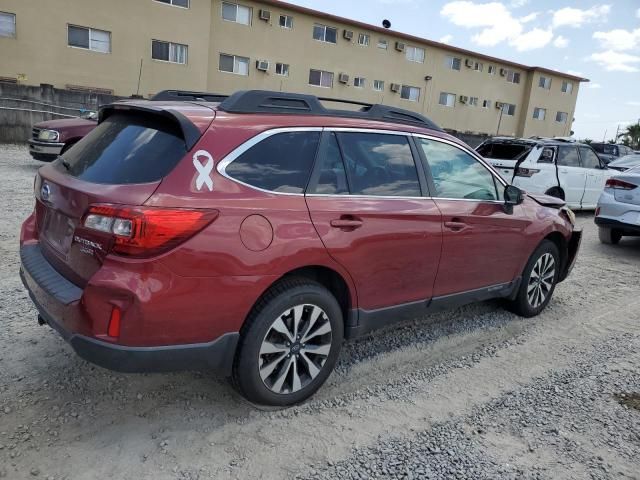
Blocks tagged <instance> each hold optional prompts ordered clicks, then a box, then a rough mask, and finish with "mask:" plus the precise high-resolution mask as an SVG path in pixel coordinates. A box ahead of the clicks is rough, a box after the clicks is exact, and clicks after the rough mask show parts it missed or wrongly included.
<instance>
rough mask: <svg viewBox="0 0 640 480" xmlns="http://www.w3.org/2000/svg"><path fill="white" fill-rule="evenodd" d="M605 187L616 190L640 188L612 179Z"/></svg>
mask: <svg viewBox="0 0 640 480" xmlns="http://www.w3.org/2000/svg"><path fill="white" fill-rule="evenodd" d="M604 186H605V188H615V189H616V190H633V189H634V188H638V186H637V185H634V184H633V183H629V182H625V181H623V180H618V179H617V178H610V179H609V180H607V183H605V185H604Z"/></svg>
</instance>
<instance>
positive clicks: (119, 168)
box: [56, 113, 187, 185]
mask: <svg viewBox="0 0 640 480" xmlns="http://www.w3.org/2000/svg"><path fill="white" fill-rule="evenodd" d="M186 153H187V148H186V145H185V142H184V139H183V137H182V133H181V131H180V128H179V126H178V125H176V124H174V123H173V122H171V121H169V120H168V119H164V118H162V117H156V116H149V115H143V114H132V113H128V114H114V115H112V116H110V117H109V118H107V119H106V120H105V121H104V122H102V123H101V124H100V125H98V126H97V127H96V128H95V129H94V130H93V131H91V133H89V134H88V135H87V136H86V137H84V138H83V139H82V140H80V141H79V142H78V143H77V144H76V145H74V146H73V148H71V149H69V150H67V151H66V152H65V153H64V154H63V155H62V158H61V160H59V161H58V162H56V166H57V168H58V169H59V170H61V171H63V172H66V173H67V174H69V175H72V176H74V177H76V178H79V179H81V180H85V181H87V182H93V183H102V184H109V185H122V184H131V183H149V182H156V181H158V180H160V179H162V178H163V177H165V176H166V175H167V174H168V173H169V172H170V171H171V170H172V169H173V168H174V167H175V166H176V165H177V163H178V162H179V161H180V160H181V159H182V158H183V157H184V156H185V155H186Z"/></svg>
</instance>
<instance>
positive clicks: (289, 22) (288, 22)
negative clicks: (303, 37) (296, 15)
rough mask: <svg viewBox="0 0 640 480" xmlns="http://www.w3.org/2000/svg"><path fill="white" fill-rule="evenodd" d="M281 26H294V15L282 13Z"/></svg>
mask: <svg viewBox="0 0 640 480" xmlns="http://www.w3.org/2000/svg"><path fill="white" fill-rule="evenodd" d="M280 26H281V27H282V28H293V17H292V16H291V15H280Z"/></svg>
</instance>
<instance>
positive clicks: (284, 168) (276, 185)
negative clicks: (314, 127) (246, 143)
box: [226, 132, 320, 193]
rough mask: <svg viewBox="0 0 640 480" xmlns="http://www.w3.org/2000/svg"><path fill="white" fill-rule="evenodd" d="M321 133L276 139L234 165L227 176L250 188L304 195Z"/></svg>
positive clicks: (265, 142) (231, 165) (287, 135)
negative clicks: (250, 186)
mask: <svg viewBox="0 0 640 480" xmlns="http://www.w3.org/2000/svg"><path fill="white" fill-rule="evenodd" d="M319 140H320V132H287V133H278V134H275V135H272V136H270V137H268V138H266V139H265V140H263V141H262V142H260V143H258V144H257V145H254V146H253V147H251V148H250V149H249V150H247V151H246V152H245V153H243V154H242V155H240V156H239V157H238V158H237V159H236V160H234V161H233V162H231V163H230V164H229V165H228V166H227V169H226V172H227V174H228V175H230V176H231V177H233V178H235V179H236V180H239V181H241V182H243V183H246V184H248V185H252V186H254V187H258V188H262V189H263V190H269V191H272V192H281V193H303V192H304V189H305V188H306V186H307V181H308V180H309V175H310V174H311V168H312V166H313V160H314V159H315V156H316V150H317V149H318V141H319Z"/></svg>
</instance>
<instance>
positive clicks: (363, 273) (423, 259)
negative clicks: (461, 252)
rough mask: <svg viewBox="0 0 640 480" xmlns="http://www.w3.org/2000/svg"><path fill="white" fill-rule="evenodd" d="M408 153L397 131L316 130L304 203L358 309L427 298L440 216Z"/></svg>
mask: <svg viewBox="0 0 640 480" xmlns="http://www.w3.org/2000/svg"><path fill="white" fill-rule="evenodd" d="M413 151H414V150H413V147H412V143H411V139H410V137H408V136H407V135H404V134H402V135H398V134H382V133H368V132H366V131H339V132H333V131H326V132H325V134H324V135H323V139H322V142H321V147H320V152H319V155H318V159H317V161H316V168H315V169H314V173H313V175H312V177H311V180H310V183H309V186H308V188H307V194H306V200H307V205H308V207H309V212H310V214H311V219H312V221H313V224H314V225H315V227H316V230H317V232H318V234H319V235H320V238H321V239H322V241H323V242H324V245H325V247H326V248H327V250H328V252H329V254H330V255H331V256H332V257H333V258H334V259H335V260H336V261H337V262H338V263H340V264H341V265H342V266H343V267H344V268H345V269H346V270H347V271H348V272H349V273H350V275H351V276H352V278H353V280H354V283H355V285H356V290H357V295H358V304H359V307H360V308H361V309H363V310H377V309H381V308H383V307H389V306H393V305H400V304H406V303H409V302H424V300H426V299H429V298H431V295H432V289H433V283H434V280H435V276H436V273H437V270H438V262H439V261H440V251H441V246H442V226H441V216H440V211H439V210H438V208H437V207H436V205H435V203H434V201H433V200H431V199H430V198H426V196H425V195H423V193H422V189H423V188H424V187H423V186H424V185H425V183H424V172H423V171H419V170H418V169H417V168H416V164H415V161H414V155H413ZM420 177H422V181H421V178H420ZM423 306H424V307H426V303H424V304H423Z"/></svg>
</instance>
